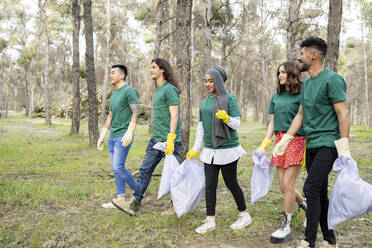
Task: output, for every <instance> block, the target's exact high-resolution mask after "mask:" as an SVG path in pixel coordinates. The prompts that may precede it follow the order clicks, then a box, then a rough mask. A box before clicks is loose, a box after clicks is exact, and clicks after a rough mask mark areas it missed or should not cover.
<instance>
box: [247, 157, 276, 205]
mask: <svg viewBox="0 0 372 248" xmlns="http://www.w3.org/2000/svg"><path fill="white" fill-rule="evenodd" d="M253 162H254V167H253V172H252V177H251V205H253V203H255V202H256V201H258V200H259V199H261V198H262V197H264V196H266V195H267V194H268V193H269V191H270V187H271V184H272V182H273V177H274V170H273V166H272V165H271V163H270V161H269V160H268V159H267V158H266V156H265V151H255V152H254V153H253Z"/></svg>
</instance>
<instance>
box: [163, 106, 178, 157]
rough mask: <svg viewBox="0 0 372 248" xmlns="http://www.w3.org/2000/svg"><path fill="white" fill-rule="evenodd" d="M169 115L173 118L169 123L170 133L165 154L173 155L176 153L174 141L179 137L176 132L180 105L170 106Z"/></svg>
mask: <svg viewBox="0 0 372 248" xmlns="http://www.w3.org/2000/svg"><path fill="white" fill-rule="evenodd" d="M169 113H170V116H171V119H170V123H169V133H168V136H167V146H166V149H165V154H167V155H171V154H173V152H174V140H175V139H176V137H177V134H176V130H177V124H178V105H169Z"/></svg>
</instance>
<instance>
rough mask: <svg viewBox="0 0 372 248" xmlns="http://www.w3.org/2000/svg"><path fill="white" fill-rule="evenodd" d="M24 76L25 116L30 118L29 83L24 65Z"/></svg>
mask: <svg viewBox="0 0 372 248" xmlns="http://www.w3.org/2000/svg"><path fill="white" fill-rule="evenodd" d="M24 69H25V75H24V79H23V80H24V84H25V97H26V99H25V116H26V117H30V82H29V81H28V65H27V64H25V66H24Z"/></svg>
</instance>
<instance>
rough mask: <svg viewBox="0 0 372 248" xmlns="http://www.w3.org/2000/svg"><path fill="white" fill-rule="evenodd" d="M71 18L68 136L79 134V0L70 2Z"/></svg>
mask: <svg viewBox="0 0 372 248" xmlns="http://www.w3.org/2000/svg"><path fill="white" fill-rule="evenodd" d="M72 18H73V21H72V23H73V34H72V36H73V38H72V46H73V58H72V59H73V65H72V67H73V68H72V71H73V73H72V82H73V93H72V94H73V99H72V122H71V129H70V135H74V134H79V129H80V85H79V84H80V83H79V79H80V60H79V56H80V55H79V32H80V0H72Z"/></svg>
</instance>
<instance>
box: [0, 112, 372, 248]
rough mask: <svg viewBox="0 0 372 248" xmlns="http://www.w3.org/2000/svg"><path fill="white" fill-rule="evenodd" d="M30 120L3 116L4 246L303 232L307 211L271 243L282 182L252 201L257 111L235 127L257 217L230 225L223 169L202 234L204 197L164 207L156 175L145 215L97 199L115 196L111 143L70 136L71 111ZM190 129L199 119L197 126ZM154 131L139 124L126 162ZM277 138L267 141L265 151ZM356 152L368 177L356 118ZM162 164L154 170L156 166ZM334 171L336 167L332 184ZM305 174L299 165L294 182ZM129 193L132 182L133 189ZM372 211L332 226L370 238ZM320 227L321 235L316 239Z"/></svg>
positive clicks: (371, 175) (228, 241) (367, 241)
mask: <svg viewBox="0 0 372 248" xmlns="http://www.w3.org/2000/svg"><path fill="white" fill-rule="evenodd" d="M53 122H54V123H55V124H54V125H53V126H52V127H48V126H47V125H45V124H44V120H43V119H37V118H35V119H27V118H24V117H22V116H21V114H17V113H11V114H10V116H9V119H5V120H4V119H1V120H0V223H1V225H0V247H296V244H297V243H298V242H299V240H301V239H302V238H303V232H304V228H303V226H302V224H303V220H304V214H303V212H299V211H297V210H296V211H295V212H294V215H293V224H292V232H293V238H292V239H291V240H290V241H289V242H287V243H286V244H285V245H283V246H280V245H272V244H270V242H269V237H270V234H271V232H273V231H274V230H275V229H276V228H277V226H278V224H279V222H280V218H281V215H280V213H281V211H282V205H283V197H282V195H281V193H280V192H279V187H278V182H277V179H276V177H274V182H273V186H272V189H271V191H270V193H269V195H268V196H267V197H266V198H264V199H262V200H261V201H259V202H257V203H256V204H255V205H254V206H250V205H249V202H250V177H251V174H252V169H253V162H252V159H251V154H252V152H253V150H254V149H255V148H256V147H257V146H258V145H259V143H260V142H261V139H262V137H263V136H264V133H265V127H264V126H263V125H262V124H261V123H258V122H253V121H252V120H249V121H245V122H244V123H243V124H242V127H241V128H240V129H239V134H240V142H241V144H242V146H243V147H244V149H245V150H246V151H247V154H248V155H247V156H245V157H244V158H242V159H241V160H240V161H239V167H238V177H239V181H240V184H241V187H242V188H243V191H244V194H245V197H246V202H247V206H248V209H249V212H250V214H251V216H252V218H253V223H252V224H251V225H250V226H249V227H248V228H246V229H244V230H241V231H233V230H230V229H229V225H230V224H231V223H232V222H233V221H234V220H235V218H236V217H237V215H238V211H237V210H236V205H235V202H234V200H233V197H232V195H231V193H230V192H229V191H228V190H227V188H226V186H225V185H224V182H223V180H222V177H220V180H219V187H218V189H217V191H218V193H217V207H216V214H217V228H216V229H215V230H214V231H211V232H209V233H207V234H205V235H199V234H196V233H195V232H194V229H195V228H196V227H197V226H199V225H200V224H201V221H202V220H203V219H204V218H205V202H204V200H203V201H202V203H201V204H200V205H199V206H198V208H197V209H195V210H194V211H193V212H191V213H188V214H186V215H184V216H182V217H181V218H177V217H176V216H171V217H165V216H161V215H160V212H161V211H163V210H165V209H166V208H168V207H169V205H170V204H169V199H170V198H169V197H165V199H161V200H159V201H158V200H156V197H157V190H158V186H159V181H160V177H159V176H154V177H153V178H152V180H151V183H150V185H149V187H148V189H147V191H146V194H145V197H144V200H143V207H142V208H141V212H140V216H138V217H130V216H128V215H126V214H124V213H122V212H120V211H118V210H116V209H102V208H101V204H102V203H105V202H108V201H110V200H111V198H113V197H115V193H116V190H115V182H114V180H113V177H112V173H111V169H110V164H109V157H108V153H107V143H106V144H105V150H104V151H102V152H99V151H97V150H95V149H92V148H90V147H89V146H88V136H87V124H86V122H82V124H81V127H82V130H81V134H80V135H77V136H72V137H71V136H69V135H68V133H69V129H70V126H69V124H70V120H66V119H54V120H53ZM191 133H192V138H191V139H193V138H194V133H195V128H193V129H192V132H191ZM149 139H150V136H149V135H148V134H147V127H146V126H141V125H140V126H138V128H137V129H136V134H135V143H134V145H133V146H132V149H131V151H130V154H129V156H128V159H127V168H128V169H129V170H130V171H131V172H134V171H136V170H138V168H139V166H140V164H141V162H142V160H143V158H144V155H145V149H146V145H147V142H148V140H149ZM272 148H273V146H271V147H270V149H269V153H270V152H271V149H272ZM351 150H352V151H351V152H352V154H353V157H354V158H355V159H356V161H357V162H358V165H359V171H360V176H361V177H362V178H363V179H364V180H366V181H367V182H369V183H372V166H371V165H372V154H371V153H370V151H371V150H372V130H368V131H367V130H365V128H364V127H352V129H351ZM161 170H162V163H160V164H159V166H158V167H157V168H156V170H155V172H154V174H155V175H160V174H161ZM335 177H336V173H335V172H332V173H331V176H330V191H331V187H332V185H333V183H334V180H335ZM305 178H306V173H305V171H302V172H301V174H300V176H299V178H298V180H297V187H298V189H300V191H301V189H302V185H303V182H304V180H305ZM128 192H129V193H131V192H130V190H129V189H128ZM371 230H372V214H371V213H370V214H368V215H364V216H360V217H357V218H355V219H353V220H351V221H349V222H347V223H345V224H343V225H340V226H338V227H337V229H336V235H337V238H338V242H339V246H340V247H372V235H371V234H372V233H371ZM321 236H322V235H321V233H320V232H319V234H318V239H319V242H320V241H321Z"/></svg>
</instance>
